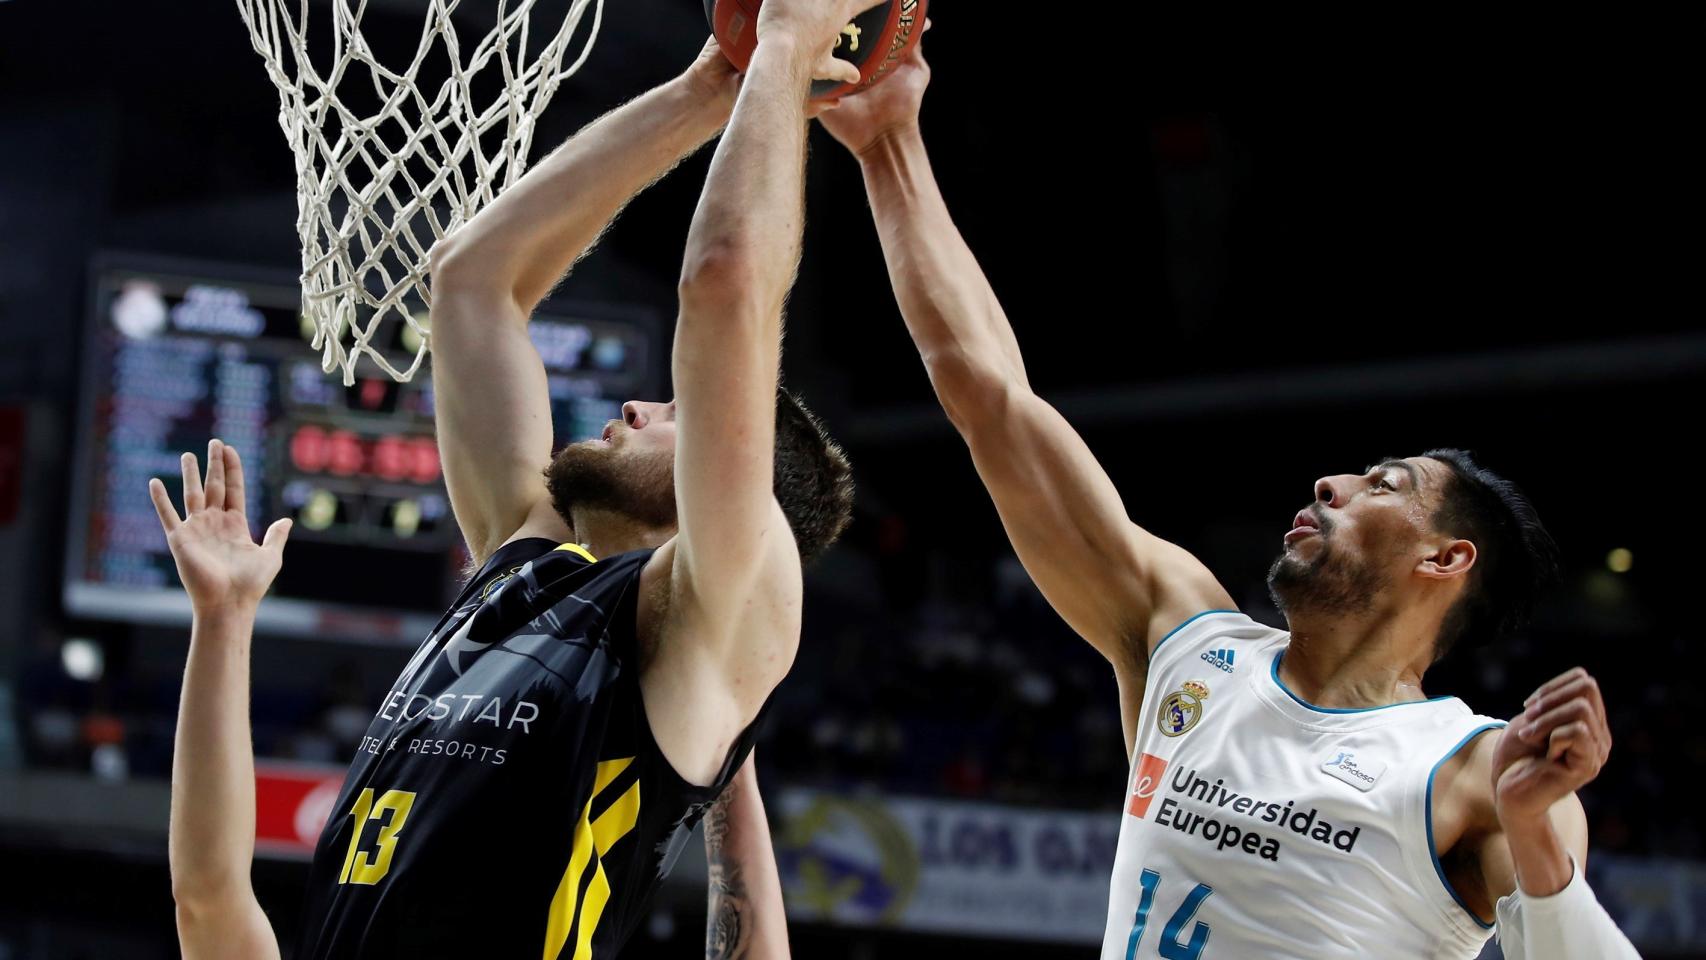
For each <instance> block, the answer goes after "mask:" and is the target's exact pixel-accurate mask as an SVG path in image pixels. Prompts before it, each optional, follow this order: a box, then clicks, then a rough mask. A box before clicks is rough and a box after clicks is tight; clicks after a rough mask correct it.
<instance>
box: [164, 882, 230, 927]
mask: <svg viewBox="0 0 1706 960" xmlns="http://www.w3.org/2000/svg"><path fill="white" fill-rule="evenodd" d="M235 880H236V878H226V879H219V878H217V877H214V876H211V875H196V876H180V875H177V874H174V875H173V876H172V902H173V903H174V904H176V906H177V911H178V923H179V924H180V925H182V924H184V923H186V922H192V921H195V920H197V919H199V918H202V917H205V916H207V914H208V912H209V911H211V910H213V909H215V908H216V907H217V905H218V904H220V903H223V902H224V901H227V900H229V899H230V898H231V890H232V884H233V883H234V882H235Z"/></svg>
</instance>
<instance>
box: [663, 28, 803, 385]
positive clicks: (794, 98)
mask: <svg viewBox="0 0 1706 960" xmlns="http://www.w3.org/2000/svg"><path fill="white" fill-rule="evenodd" d="M810 66H811V65H810V61H809V59H808V58H807V57H806V56H805V55H804V54H803V53H802V52H801V51H800V49H799V44H798V43H797V42H796V41H795V40H794V39H793V38H792V37H790V36H787V35H779V36H773V37H766V38H765V39H764V40H762V41H760V43H759V45H758V49H757V50H756V52H755V53H754V54H753V58H752V63H751V64H750V66H749V67H748V69H747V74H746V80H745V82H744V83H743V84H742V86H741V92H740V99H739V102H738V103H737V104H736V107H735V112H734V117H733V119H731V120H730V121H729V127H728V130H727V131H726V132H725V133H724V135H723V142H722V144H721V146H720V147H719V148H718V150H717V156H716V159H714V160H713V161H712V163H711V172H710V175H709V176H708V177H707V178H706V182H705V189H704V192H703V194H702V195H701V196H700V200H699V209H698V210H697V211H696V212H695V214H694V217H693V226H692V228H691V229H690V230H689V232H688V236H687V253H686V256H685V258H684V264H683V268H682V290H681V293H682V300H683V305H684V307H688V306H691V305H692V304H693V303H695V302H698V303H705V302H717V303H728V304H731V305H735V306H737V307H740V308H743V309H740V310H738V311H728V310H710V311H699V312H695V315H696V316H702V317H704V319H707V320H712V321H713V322H716V321H721V320H723V319H725V318H727V319H728V320H730V321H734V320H737V319H745V318H750V319H756V320H759V321H761V322H764V323H767V324H778V325H779V323H780V319H779V317H780V312H781V308H782V302H783V300H784V299H785V298H786V296H787V293H788V288H789V287H790V286H791V285H792V282H793V276H794V270H795V267H796V266H797V263H798V260H799V251H800V233H801V230H802V229H803V227H804V219H805V208H804V207H805V205H804V195H803V193H804V180H805V144H806V114H805V96H806V90H807V87H808V85H809V84H810V80H811V69H810ZM688 312H689V311H687V310H684V315H685V314H686V313H688ZM731 312H733V313H735V315H734V316H731V315H730V314H731ZM740 313H744V314H745V315H746V317H745V318H742V317H740V316H739V314H740ZM679 346H680V344H679V341H678V347H679ZM677 357H678V359H679V358H680V351H679V350H678V351H677ZM765 400H766V403H768V402H769V401H770V398H769V397H768V396H767V397H766V398H765Z"/></svg>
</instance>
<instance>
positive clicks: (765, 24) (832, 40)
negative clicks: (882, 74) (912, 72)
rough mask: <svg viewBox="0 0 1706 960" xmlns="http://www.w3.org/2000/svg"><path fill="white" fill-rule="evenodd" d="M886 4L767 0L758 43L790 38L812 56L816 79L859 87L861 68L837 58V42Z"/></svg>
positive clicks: (854, 0)
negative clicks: (867, 13)
mask: <svg viewBox="0 0 1706 960" xmlns="http://www.w3.org/2000/svg"><path fill="white" fill-rule="evenodd" d="M884 2H886V0H764V5H763V6H761V7H760V8H759V10H758V42H759V43H760V44H763V43H764V40H765V38H766V37H769V36H778V35H779V36H787V37H790V38H792V39H793V40H794V42H796V43H798V44H799V48H800V50H801V52H802V53H805V54H809V55H810V56H811V58H812V59H811V62H812V64H813V66H812V78H813V79H814V80H833V81H836V82H838V83H858V82H859V79H860V73H859V68H858V67H857V66H855V65H853V64H851V63H848V62H847V61H845V60H841V59H838V58H837V57H836V56H835V52H834V51H835V45H836V41H837V38H839V37H840V36H841V30H842V28H843V27H845V26H846V25H847V24H848V23H850V22H852V20H853V18H855V17H857V16H858V15H859V14H861V13H864V12H865V11H866V10H870V9H871V8H873V7H875V6H877V5H878V4H879V3H884Z"/></svg>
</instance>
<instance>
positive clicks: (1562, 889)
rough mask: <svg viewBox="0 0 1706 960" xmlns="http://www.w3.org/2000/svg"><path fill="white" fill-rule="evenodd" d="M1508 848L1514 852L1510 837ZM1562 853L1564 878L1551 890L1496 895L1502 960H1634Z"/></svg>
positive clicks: (1636, 958)
mask: <svg viewBox="0 0 1706 960" xmlns="http://www.w3.org/2000/svg"><path fill="white" fill-rule="evenodd" d="M1561 849H1562V848H1560V850H1561ZM1511 852H1512V853H1513V854H1517V848H1516V846H1515V844H1514V843H1513V844H1512V847H1511ZM1518 856H1519V864H1520V862H1521V861H1520V854H1519V855H1518ZM1563 857H1564V870H1565V876H1564V882H1563V884H1562V885H1560V886H1559V887H1558V888H1557V889H1556V890H1555V891H1553V892H1552V893H1551V894H1549V895H1538V894H1533V893H1528V892H1525V889H1519V890H1517V891H1516V892H1515V893H1513V894H1511V895H1510V896H1508V897H1503V898H1501V899H1500V900H1499V903H1498V910H1497V913H1498V937H1499V946H1500V947H1501V948H1502V949H1503V951H1504V955H1505V957H1506V958H1507V960H1639V958H1640V954H1639V953H1637V952H1636V950H1635V946H1634V944H1632V943H1630V942H1629V938H1628V937H1627V936H1626V935H1624V933H1623V931H1622V930H1620V929H1618V927H1617V923H1616V922H1615V921H1613V920H1612V919H1611V915H1610V914H1608V913H1606V912H1605V908H1604V907H1603V906H1601V905H1600V902H1599V898H1598V897H1596V896H1594V893H1593V888H1591V887H1589V886H1588V884H1587V880H1586V878H1585V877H1582V876H1580V870H1581V868H1580V865H1578V864H1576V863H1575V861H1574V860H1573V859H1572V858H1571V857H1570V855H1569V854H1568V853H1563ZM1547 859H1548V860H1549V859H1550V858H1549V856H1548V858H1547ZM1550 868H1551V865H1550V864H1549V863H1548V865H1547V867H1546V869H1548V870H1550ZM1519 869H1521V868H1520V865H1519ZM1548 878H1549V879H1550V875H1549V874H1548Z"/></svg>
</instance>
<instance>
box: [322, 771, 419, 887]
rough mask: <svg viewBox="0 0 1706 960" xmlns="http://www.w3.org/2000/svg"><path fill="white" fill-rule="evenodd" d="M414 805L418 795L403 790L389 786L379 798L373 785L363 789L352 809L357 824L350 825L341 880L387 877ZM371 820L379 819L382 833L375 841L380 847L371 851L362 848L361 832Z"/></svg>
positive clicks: (369, 880)
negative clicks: (374, 791)
mask: <svg viewBox="0 0 1706 960" xmlns="http://www.w3.org/2000/svg"><path fill="white" fill-rule="evenodd" d="M414 806H415V795H414V794H413V793H409V792H406V791H403V790H387V791H385V792H384V793H383V794H380V796H379V799H378V800H377V801H375V800H374V799H373V788H372V787H368V788H366V789H365V790H363V791H361V795H360V796H358V797H356V798H355V806H354V807H353V808H352V809H351V810H350V812H349V815H350V816H351V817H353V818H354V819H355V826H354V827H352V828H351V829H350V838H349V852H348V853H346V854H344V870H343V873H342V874H340V875H339V876H338V882H339V883H364V884H375V883H378V882H379V881H380V880H382V879H384V877H385V874H386V872H387V871H389V870H390V869H391V854H393V853H395V852H396V849H397V834H399V833H401V832H402V830H403V821H405V820H407V819H409V811H410V810H411V809H413V808H414ZM387 813H389V814H390V817H389V818H387V817H386V814H387ZM369 820H374V821H377V822H378V823H379V836H378V837H376V838H374V841H373V843H374V846H375V847H377V849H376V850H374V851H372V852H371V853H370V852H369V851H367V850H363V849H362V848H361V834H362V831H363V829H364V828H365V827H366V826H367V822H368V821H369Z"/></svg>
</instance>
